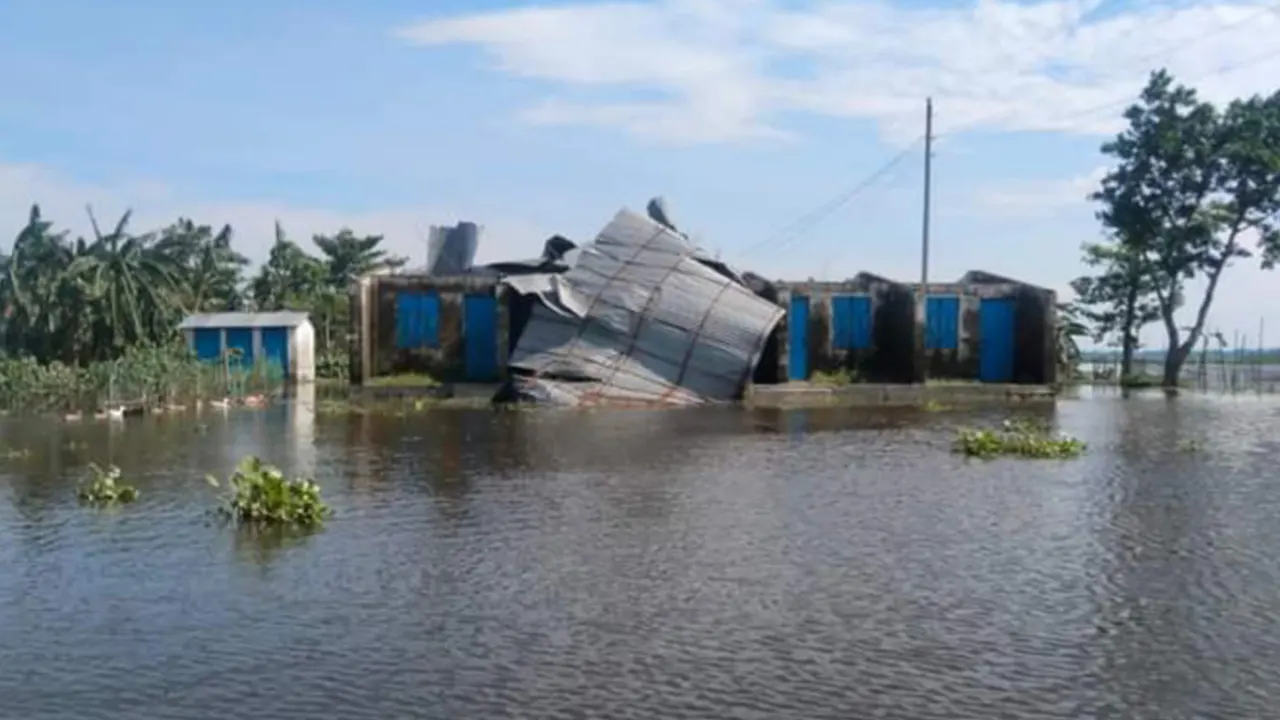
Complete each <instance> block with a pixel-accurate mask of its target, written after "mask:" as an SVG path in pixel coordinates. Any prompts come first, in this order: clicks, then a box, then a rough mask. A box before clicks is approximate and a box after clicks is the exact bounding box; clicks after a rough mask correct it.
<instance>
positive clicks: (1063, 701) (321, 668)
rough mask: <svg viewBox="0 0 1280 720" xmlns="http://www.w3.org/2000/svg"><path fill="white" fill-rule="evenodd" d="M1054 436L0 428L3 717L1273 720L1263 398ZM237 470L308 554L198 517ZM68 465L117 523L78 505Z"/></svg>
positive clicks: (776, 424)
mask: <svg viewBox="0 0 1280 720" xmlns="http://www.w3.org/2000/svg"><path fill="white" fill-rule="evenodd" d="M992 417H993V418H994V417H995V416H992ZM1054 417H1055V419H1056V422H1057V423H1058V424H1059V425H1060V426H1061V427H1062V428H1063V429H1065V430H1067V431H1070V432H1072V433H1074V434H1077V435H1080V436H1082V437H1083V438H1085V439H1086V440H1088V441H1089V442H1090V443H1091V447H1090V450H1089V453H1088V454H1087V455H1086V456H1085V457H1083V458H1081V459H1078V460H1073V461H1066V462H1038V461H1031V462H1028V461H1013V460H998V461H993V462H975V461H966V460H964V459H961V458H957V457H954V456H952V455H951V454H950V453H949V452H948V444H949V442H950V439H951V438H952V436H953V434H954V428H955V426H956V425H957V424H958V423H961V422H964V423H973V422H976V418H975V417H974V416H972V415H969V416H952V415H948V414H946V413H900V414H891V415H879V416H876V415H868V414H867V413H866V412H865V411H863V412H839V411H827V412H812V411H810V412H796V413H790V414H784V413H755V414H753V413H748V412H744V411H715V412H701V411H696V412H668V413H660V412H637V411H616V412H595V413H572V412H545V413H526V412H520V413H505V414H495V413H492V412H487V411H480V412H451V413H443V412H442V413H438V414H427V415H418V416H412V417H406V418H379V417H370V416H363V417H362V416H352V417H346V416H342V417H319V418H316V417H314V415H313V414H312V413H309V412H307V411H306V410H305V409H303V408H301V407H297V406H287V407H286V406H282V407H276V408H271V409H267V410H262V411H251V410H246V411H233V412H232V413H230V414H229V415H228V416H227V417H225V418H223V417H221V416H205V417H204V418H202V419H200V420H199V421H196V420H194V419H190V418H187V419H180V418H176V417H160V418H150V419H138V420H136V421H134V420H132V419H130V420H128V421H126V422H124V423H123V424H121V425H118V426H114V427H113V426H112V425H110V424H108V423H99V424H93V423H88V424H85V425H83V426H80V427H72V426H58V425H56V424H44V423H40V422H35V421H30V420H25V421H17V420H14V419H12V418H9V419H5V420H0V423H3V425H0V445H3V446H4V447H6V448H10V449H12V448H17V447H26V448H30V449H32V450H33V454H32V455H31V456H30V457H29V458H25V459H8V460H3V461H0V718H15V719H22V720H34V719H39V720H45V719H48V720H53V719H55V718H58V719H60V718H67V719H68V720H72V719H74V720H92V719H96V718H104V719H105V718H111V719H113V720H114V719H117V718H118V719H121V720H123V719H125V718H128V719H130V720H133V719H136V718H148V719H151V720H160V719H165V718H174V719H181V720H187V719H192V720H194V719H197V718H199V719H204V718H209V719H214V718H216V719H218V720H222V719H224V718H227V717H239V716H245V717H261V718H272V719H273V720H284V719H288V718H300V719H301V718H305V719H307V720H316V719H317V718H341V719H344V720H361V719H363V718H379V719H383V718H410V717H413V718H450V719H453V718H476V719H480V718H508V717H527V718H646V719H650V718H659V719H676V720H679V719H682V718H761V719H769V720H775V719H778V718H840V719H841V720H847V719H849V718H904V719H910V720H927V719H929V718H946V719H947V720H953V719H955V718H974V719H981V720H988V719H990V718H1001V717H1009V718H1080V717H1099V718H1153V719H1154V718H1159V719H1160V720H1175V719H1178V718H1266V717H1274V716H1275V715H1274V713H1275V707H1276V699H1277V698H1280V614H1278V613H1277V602H1278V600H1277V598H1280V521H1278V520H1277V518H1278V517H1280V512H1278V511H1280V480H1278V476H1277V472H1276V468H1277V460H1276V458H1277V453H1278V452H1280V436H1278V435H1277V433H1276V430H1275V428H1276V426H1277V421H1280V403H1278V402H1276V401H1274V400H1270V399H1265V398H1264V399H1257V398H1246V397H1239V398H1231V397H1227V398H1220V397H1194V396H1184V397H1183V398H1180V399H1177V400H1173V401H1170V400H1166V399H1165V398H1163V397H1162V396H1160V395H1158V394H1156V395H1151V396H1147V397H1138V398H1132V399H1129V400H1127V401H1125V400H1121V399H1119V398H1118V397H1116V396H1114V395H1109V394H1106V393H1099V396H1098V397H1094V398H1090V399H1084V400H1072V401H1063V402H1060V403H1059V404H1058V407H1057V410H1056V411H1055V413H1054ZM201 424H203V426H202V425H201ZM1184 440H1194V441H1202V442H1203V448H1202V449H1201V450H1200V451H1199V452H1186V451H1185V449H1184V450H1183V451H1181V452H1180V451H1178V449H1177V446H1178V444H1179V443H1180V442H1181V441H1184ZM73 443H83V444H84V445H83V446H80V445H74V444H73ZM247 453H255V454H259V455H261V456H263V457H264V458H265V459H268V460H271V461H274V462H276V463H278V464H280V465H282V466H283V467H286V468H288V469H290V470H294V471H298V472H305V473H314V475H315V477H316V478H317V480H318V481H319V482H320V484H321V485H322V487H323V492H324V494H325V496H326V497H327V499H328V500H329V501H330V503H331V505H333V507H334V510H335V512H336V515H335V517H334V518H333V519H332V520H331V521H330V523H329V525H328V526H327V527H326V528H325V529H324V530H323V531H322V532H320V533H318V534H315V535H312V536H309V537H301V538H292V539H281V538H275V539H273V538H270V537H255V536H251V535H246V534H244V533H241V532H237V531H235V530H234V529H229V528H225V527H220V526H218V525H217V524H214V523H211V522H209V521H208V520H207V518H206V515H205V511H206V510H207V509H208V508H209V507H210V506H211V504H212V503H213V502H214V495H213V492H214V491H213V490H212V489H211V488H209V487H208V486H207V485H206V484H205V483H204V482H203V480H202V477H203V476H204V475H205V474H206V473H216V474H221V475H225V473H226V472H228V471H229V470H230V469H231V468H232V467H233V465H234V464H235V462H236V461H237V460H238V459H239V458H240V457H241V456H242V455H244V454H247ZM89 461H96V462H98V463H100V464H105V463H108V462H110V463H115V464H117V465H119V466H120V467H121V468H122V469H123V470H124V471H125V472H126V474H127V475H128V476H129V477H131V478H133V479H134V480H135V481H136V483H137V485H138V486H139V488H140V489H141V493H142V494H141V498H140V500H139V501H138V503H137V504H135V505H133V506H129V507H125V508H122V509H119V510H117V511H108V512H94V511H90V510H88V509H85V508H81V507H80V506H78V504H77V502H76V500H75V497H74V486H75V483H76V482H77V481H78V480H80V479H81V478H82V477H83V476H84V468H85V464H86V463H87V462H89Z"/></svg>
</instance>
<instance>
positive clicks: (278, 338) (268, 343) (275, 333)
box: [262, 327, 289, 377]
mask: <svg viewBox="0 0 1280 720" xmlns="http://www.w3.org/2000/svg"><path fill="white" fill-rule="evenodd" d="M262 355H263V361H264V362H266V363H267V364H268V365H271V366H274V367H275V368H276V372H279V373H280V376H281V377H288V376H289V329H288V328H282V327H269V328H262Z"/></svg>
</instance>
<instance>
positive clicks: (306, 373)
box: [255, 321, 316, 383]
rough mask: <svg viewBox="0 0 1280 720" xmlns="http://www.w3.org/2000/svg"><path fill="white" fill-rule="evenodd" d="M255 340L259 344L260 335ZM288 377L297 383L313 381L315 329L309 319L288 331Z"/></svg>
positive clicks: (314, 372)
mask: <svg viewBox="0 0 1280 720" xmlns="http://www.w3.org/2000/svg"><path fill="white" fill-rule="evenodd" d="M255 342H257V343H259V344H261V342H262V339H261V335H258V336H257V340H255ZM289 379H291V380H293V381H294V382H297V383H309V382H315V379H316V329H315V326H313V325H312V324H311V323H310V322H309V321H308V322H304V323H302V324H301V325H299V326H297V327H296V328H293V329H292V330H291V331H289Z"/></svg>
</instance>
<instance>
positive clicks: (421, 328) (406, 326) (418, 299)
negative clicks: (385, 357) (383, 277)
mask: <svg viewBox="0 0 1280 720" xmlns="http://www.w3.org/2000/svg"><path fill="white" fill-rule="evenodd" d="M396 347H397V348H398V349H400V350H417V349H419V348H436V347H440V296H439V295H437V294H435V293H433V292H428V293H421V292H403V293H400V294H399V295H397V296H396Z"/></svg>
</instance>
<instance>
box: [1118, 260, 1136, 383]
mask: <svg viewBox="0 0 1280 720" xmlns="http://www.w3.org/2000/svg"><path fill="white" fill-rule="evenodd" d="M1137 308H1138V285H1137V282H1130V283H1129V290H1128V294H1127V295H1126V296H1125V299H1124V315H1123V317H1121V319H1120V332H1121V338H1122V339H1121V346H1120V347H1121V349H1120V378H1119V380H1120V383H1121V384H1123V383H1124V382H1125V381H1126V380H1127V379H1128V378H1130V377H1132V376H1133V346H1134V343H1135V341H1136V340H1137V338H1136V337H1135V333H1134V327H1133V325H1134V323H1135V322H1136V320H1137V318H1135V317H1134V316H1135V315H1136V314H1137Z"/></svg>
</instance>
